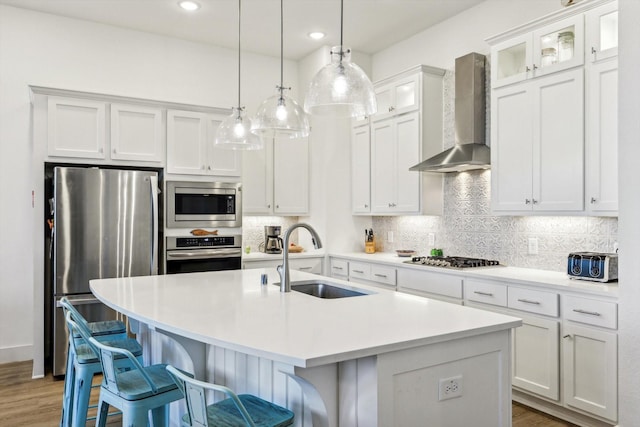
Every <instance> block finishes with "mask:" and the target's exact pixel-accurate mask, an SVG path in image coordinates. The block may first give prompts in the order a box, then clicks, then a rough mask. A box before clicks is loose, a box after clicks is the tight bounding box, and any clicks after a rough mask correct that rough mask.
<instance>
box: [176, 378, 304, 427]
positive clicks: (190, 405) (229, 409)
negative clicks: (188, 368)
mask: <svg viewBox="0 0 640 427" xmlns="http://www.w3.org/2000/svg"><path fill="white" fill-rule="evenodd" d="M167 371H169V373H171V375H172V376H173V379H174V381H175V382H176V384H178V386H179V387H180V390H181V391H182V393H183V394H184V397H185V400H186V402H187V413H186V414H184V416H183V417H182V427H194V426H216V427H246V426H248V427H286V426H290V425H292V424H293V418H294V414H293V412H291V411H290V410H288V409H286V408H283V407H281V406H278V405H276V404H275V403H271V402H268V401H266V400H264V399H261V398H259V397H257V396H254V395H251V394H240V395H236V394H235V393H234V392H233V391H232V390H231V389H229V388H228V387H224V386H221V385H217V384H211V383H207V382H204V381H198V380H196V379H193V378H191V377H190V376H189V375H186V374H185V373H184V372H182V371H179V370H178V369H176V368H175V367H173V366H167ZM205 390H214V391H219V392H222V393H224V394H225V395H227V396H228V398H227V399H225V400H222V401H220V402H216V403H213V404H210V405H207V402H206V394H205Z"/></svg>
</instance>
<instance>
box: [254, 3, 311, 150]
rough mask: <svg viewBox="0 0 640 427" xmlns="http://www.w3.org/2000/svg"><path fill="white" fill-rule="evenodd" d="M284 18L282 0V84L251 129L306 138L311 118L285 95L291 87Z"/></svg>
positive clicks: (267, 135) (270, 135)
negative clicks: (286, 67) (286, 64)
mask: <svg viewBox="0 0 640 427" xmlns="http://www.w3.org/2000/svg"><path fill="white" fill-rule="evenodd" d="M283 40H284V19H283V0H280V85H279V86H276V94H275V95H273V96H271V97H269V98H267V99H266V100H265V101H264V102H263V103H262V104H261V105H260V107H258V112H257V113H256V117H255V119H254V121H253V129H252V130H251V131H252V132H254V133H255V134H257V135H260V136H262V137H263V138H275V137H276V136H282V137H287V138H304V137H306V136H309V119H308V118H307V114H306V113H305V112H304V110H303V109H302V108H301V107H300V105H298V103H297V102H295V101H294V100H293V99H292V98H290V97H288V96H287V95H285V91H286V90H291V88H290V87H284V83H283V79H284V64H283V62H284V48H283V46H284V42H283Z"/></svg>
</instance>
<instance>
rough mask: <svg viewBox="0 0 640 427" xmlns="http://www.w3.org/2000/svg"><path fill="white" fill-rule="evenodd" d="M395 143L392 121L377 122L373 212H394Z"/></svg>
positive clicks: (373, 131) (373, 139) (373, 130)
mask: <svg viewBox="0 0 640 427" xmlns="http://www.w3.org/2000/svg"><path fill="white" fill-rule="evenodd" d="M394 159H395V143H394V124H393V120H392V119H387V120H384V121H380V122H375V123H374V124H373V126H372V127H371V210H372V212H376V213H389V212H394V210H393V203H394V201H395V188H396V186H397V182H396V176H395V170H396V167H395V160H394Z"/></svg>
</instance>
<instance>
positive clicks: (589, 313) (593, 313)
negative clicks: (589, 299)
mask: <svg viewBox="0 0 640 427" xmlns="http://www.w3.org/2000/svg"><path fill="white" fill-rule="evenodd" d="M573 311H575V312H576V313H580V314H588V315H589V316H600V313H598V312H597V311H587V310H582V309H579V308H574V309H573Z"/></svg>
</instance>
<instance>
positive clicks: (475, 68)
mask: <svg viewBox="0 0 640 427" xmlns="http://www.w3.org/2000/svg"><path fill="white" fill-rule="evenodd" d="M484 70H485V57H484V55H480V54H479V53H470V54H468V55H465V56H462V57H460V58H457V59H456V69H455V73H456V75H455V84H456V94H455V96H456V98H455V132H456V134H455V135H456V145H455V146H454V147H452V148H450V149H448V150H445V151H443V152H442V153H440V154H437V155H435V156H433V157H431V158H429V159H427V160H424V161H423V162H421V163H419V164H417V165H415V166H413V167H411V168H409V170H410V171H422V172H461V171H465V170H473V169H488V168H489V167H490V166H491V155H490V151H489V147H487V146H486V145H485V118H486V107H485V72H484Z"/></svg>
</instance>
